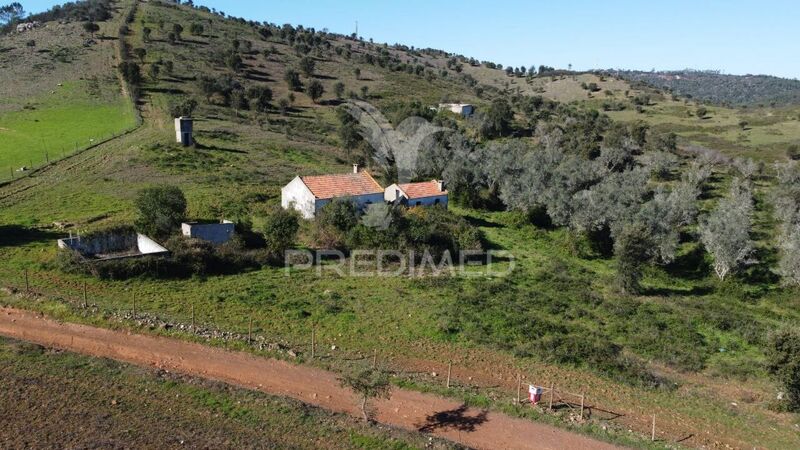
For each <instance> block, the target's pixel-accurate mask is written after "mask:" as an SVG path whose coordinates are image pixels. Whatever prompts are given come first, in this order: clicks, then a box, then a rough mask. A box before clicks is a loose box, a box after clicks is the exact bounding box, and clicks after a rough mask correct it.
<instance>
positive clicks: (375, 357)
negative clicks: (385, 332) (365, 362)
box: [372, 348, 378, 369]
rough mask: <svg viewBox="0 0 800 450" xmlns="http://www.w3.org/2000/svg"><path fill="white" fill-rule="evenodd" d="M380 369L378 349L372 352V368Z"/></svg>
mask: <svg viewBox="0 0 800 450" xmlns="http://www.w3.org/2000/svg"><path fill="white" fill-rule="evenodd" d="M376 367H378V349H377V348H376V349H373V350H372V368H373V369H375V368H376Z"/></svg>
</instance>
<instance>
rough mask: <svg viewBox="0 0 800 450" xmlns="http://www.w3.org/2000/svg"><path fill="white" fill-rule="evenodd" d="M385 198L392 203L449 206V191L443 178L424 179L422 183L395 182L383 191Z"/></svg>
mask: <svg viewBox="0 0 800 450" xmlns="http://www.w3.org/2000/svg"><path fill="white" fill-rule="evenodd" d="M383 199H384V200H385V201H387V202H391V203H400V204H403V205H406V206H435V205H439V206H443V207H445V208H446V207H447V201H448V193H447V190H446V189H445V188H444V182H443V181H442V180H431V181H423V182H420V183H403V184H397V183H395V184H393V185H391V186H389V187H387V188H386V189H385V190H384V193H383Z"/></svg>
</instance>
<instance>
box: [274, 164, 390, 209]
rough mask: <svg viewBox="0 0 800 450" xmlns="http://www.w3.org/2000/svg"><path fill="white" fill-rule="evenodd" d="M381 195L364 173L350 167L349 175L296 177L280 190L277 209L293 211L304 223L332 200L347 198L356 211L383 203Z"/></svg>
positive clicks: (377, 187) (373, 181)
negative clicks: (296, 212) (300, 216)
mask: <svg viewBox="0 0 800 450" xmlns="http://www.w3.org/2000/svg"><path fill="white" fill-rule="evenodd" d="M383 196H384V191H383V188H382V187H381V185H380V184H378V182H377V181H375V179H374V178H372V175H370V174H369V173H368V172H366V171H364V170H358V165H357V164H354V165H353V172H352V173H344V174H334V175H318V176H310V177H301V176H297V177H295V178H294V179H293V180H292V181H290V182H289V184H287V185H286V186H284V187H283V188H282V189H281V206H283V208H284V209H289V208H294V209H296V210H297V211H299V212H300V214H301V215H302V216H303V218H305V219H313V218H314V216H315V215H316V213H317V211H319V210H320V208H322V207H323V206H325V205H327V204H328V203H330V202H331V201H332V200H333V199H335V198H349V199H351V200H353V201H354V202H355V203H356V205H358V207H359V208H362V209H363V208H365V207H366V206H367V205H369V204H372V203H381V202H383Z"/></svg>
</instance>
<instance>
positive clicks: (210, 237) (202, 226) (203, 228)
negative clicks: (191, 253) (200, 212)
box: [181, 220, 236, 244]
mask: <svg viewBox="0 0 800 450" xmlns="http://www.w3.org/2000/svg"><path fill="white" fill-rule="evenodd" d="M234 231H236V225H235V224H234V223H233V222H231V221H230V220H223V221H221V222H219V223H202V222H188V223H182V224H181V232H182V233H183V235H184V236H186V237H190V238H195V239H202V240H204V241H208V242H211V243H212V244H224V243H226V242H228V241H230V240H231V238H232V237H233V233H234Z"/></svg>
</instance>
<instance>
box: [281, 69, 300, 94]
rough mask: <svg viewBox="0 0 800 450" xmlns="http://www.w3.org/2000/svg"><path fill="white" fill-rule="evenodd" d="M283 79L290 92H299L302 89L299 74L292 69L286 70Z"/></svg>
mask: <svg viewBox="0 0 800 450" xmlns="http://www.w3.org/2000/svg"><path fill="white" fill-rule="evenodd" d="M283 79H284V81H286V85H287V86H288V87H289V90H291V91H296V92H297V91H300V90H302V89H303V83H302V82H301V81H300V74H298V73H297V71H295V70H294V69H286V72H285V73H284V74H283Z"/></svg>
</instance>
